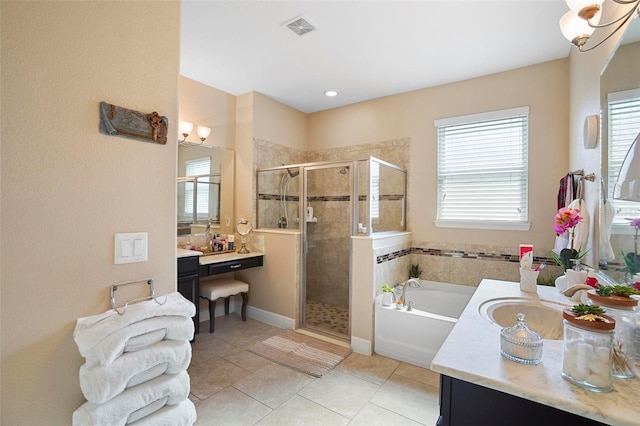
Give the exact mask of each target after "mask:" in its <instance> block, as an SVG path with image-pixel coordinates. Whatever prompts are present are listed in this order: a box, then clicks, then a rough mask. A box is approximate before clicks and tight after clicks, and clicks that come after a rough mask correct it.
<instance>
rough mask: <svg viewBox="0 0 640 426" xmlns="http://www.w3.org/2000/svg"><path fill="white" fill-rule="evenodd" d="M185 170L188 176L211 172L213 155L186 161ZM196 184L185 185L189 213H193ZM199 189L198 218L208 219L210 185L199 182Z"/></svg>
mask: <svg viewBox="0 0 640 426" xmlns="http://www.w3.org/2000/svg"><path fill="white" fill-rule="evenodd" d="M185 168H186V169H185V172H186V175H187V176H200V175H208V174H210V173H211V157H203V158H197V159H195V160H187V161H185ZM193 189H194V186H193V185H187V186H186V187H185V196H184V211H185V213H186V214H188V215H193V197H194V190H193ZM196 189H197V194H198V195H197V197H198V200H197V203H196V205H197V212H196V213H197V219H198V220H200V219H203V220H204V219H207V218H208V217H209V185H208V184H206V183H198V184H197V185H196Z"/></svg>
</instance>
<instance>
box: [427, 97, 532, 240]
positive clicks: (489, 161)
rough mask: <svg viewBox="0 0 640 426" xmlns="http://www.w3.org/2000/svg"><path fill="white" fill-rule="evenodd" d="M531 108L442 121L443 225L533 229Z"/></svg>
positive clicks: (440, 180) (439, 221)
mask: <svg viewBox="0 0 640 426" xmlns="http://www.w3.org/2000/svg"><path fill="white" fill-rule="evenodd" d="M528 119H529V108H528V107H521V108H512V109H508V110H501V111H493V112H488V113H482V114H474V115H469V116H463V117H453V118H448V119H443V120H436V121H435V123H434V124H435V126H436V127H437V128H438V217H437V220H436V225H437V226H455V227H471V228H492V229H528V224H527V223H526V222H527V220H528V204H527V200H528V194H527V192H528V165H527V163H528V161H527V158H528V157H527V154H528Z"/></svg>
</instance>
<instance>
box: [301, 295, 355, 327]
mask: <svg viewBox="0 0 640 426" xmlns="http://www.w3.org/2000/svg"><path fill="white" fill-rule="evenodd" d="M304 321H305V325H311V326H315V327H320V328H322V329H325V330H329V331H333V332H335V333H339V334H345V335H346V334H347V332H348V331H349V308H343V307H340V306H334V305H329V304H326V303H322V302H316V301H314V300H307V303H306V309H305V315H304Z"/></svg>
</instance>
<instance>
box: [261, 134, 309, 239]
mask: <svg viewBox="0 0 640 426" xmlns="http://www.w3.org/2000/svg"><path fill="white" fill-rule="evenodd" d="M305 156H306V153H305V151H302V150H299V149H293V148H289V147H286V146H283V145H279V144H276V143H272V142H268V141H265V140H262V139H257V138H253V173H254V175H255V174H256V171H257V170H258V169H262V168H268V167H277V166H282V165H287V164H299V163H303V162H305V161H306V160H305ZM292 171H293V170H292ZM282 173H283V172H281V171H278V172H275V171H274V172H268V173H261V176H260V177H259V179H261V181H260V186H259V188H260V190H261V191H262V193H261V194H260V195H259V197H260V202H259V203H258V209H259V214H258V216H257V217H259V218H260V219H261V220H262V221H263V222H264V223H258V222H257V220H256V219H257V218H256V217H254V218H253V223H258V226H259V227H261V228H277V227H278V219H279V218H280V182H281V177H282ZM299 179H300V177H299V176H298V177H296V178H293V179H291V181H290V182H289V184H288V185H287V197H286V200H287V201H286V203H285V204H286V209H287V214H288V217H289V226H288V227H289V228H296V229H297V228H298V221H297V219H298V211H299V210H298V200H299V196H300V194H299V182H300V181H299ZM255 184H256V183H255V181H254V183H253V185H254V186H253V192H252V193H253V202H254V205H256V204H255V203H256V199H255V197H256V187H255ZM254 214H256V213H254Z"/></svg>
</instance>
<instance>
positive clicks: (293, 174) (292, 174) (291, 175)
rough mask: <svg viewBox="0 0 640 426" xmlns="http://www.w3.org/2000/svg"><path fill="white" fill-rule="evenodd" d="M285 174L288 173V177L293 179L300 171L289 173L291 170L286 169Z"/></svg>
mask: <svg viewBox="0 0 640 426" xmlns="http://www.w3.org/2000/svg"><path fill="white" fill-rule="evenodd" d="M287 173H289V176H290V177H292V178H294V177H296V176H298V175H299V174H300V170H296V171H295V172H291V170H289V168H288V167H287Z"/></svg>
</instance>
